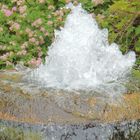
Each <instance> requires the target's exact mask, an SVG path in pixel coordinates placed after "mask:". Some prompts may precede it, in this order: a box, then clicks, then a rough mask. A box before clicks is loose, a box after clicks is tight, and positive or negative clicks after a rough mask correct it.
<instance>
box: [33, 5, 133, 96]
mask: <svg viewBox="0 0 140 140" xmlns="http://www.w3.org/2000/svg"><path fill="white" fill-rule="evenodd" d="M134 63H135V53H134V52H132V51H131V52H129V53H128V54H126V55H123V54H122V53H121V51H120V50H119V47H118V45H117V44H115V43H113V44H111V45H110V44H109V43H108V30H107V29H100V28H99V27H98V25H97V22H96V21H95V19H93V18H92V16H91V15H90V14H88V13H87V12H86V11H85V10H84V9H82V7H81V5H78V6H76V7H72V11H71V13H70V14H69V15H68V17H67V20H66V23H65V26H64V28H62V29H61V30H60V31H56V32H55V41H54V42H53V43H52V45H51V46H50V47H49V51H48V56H47V57H46V63H45V65H43V64H41V65H40V67H39V68H37V69H35V70H34V71H33V72H32V74H31V79H32V80H34V81H37V82H38V83H39V84H40V85H42V86H45V87H47V88H53V89H64V90H76V91H77V90H83V91H96V92H100V93H104V94H109V95H111V96H114V95H115V94H119V93H123V92H125V90H126V89H125V86H123V85H122V83H125V82H126V80H127V79H128V75H129V74H130V71H131V68H132V66H133V64H134Z"/></svg>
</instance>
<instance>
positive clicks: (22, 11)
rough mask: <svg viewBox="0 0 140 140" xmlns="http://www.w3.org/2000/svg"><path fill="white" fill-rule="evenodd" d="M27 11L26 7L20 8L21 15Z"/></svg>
mask: <svg viewBox="0 0 140 140" xmlns="http://www.w3.org/2000/svg"><path fill="white" fill-rule="evenodd" d="M26 9H27V7H26V5H24V6H20V7H19V12H20V14H23V13H24V12H25V11H26Z"/></svg>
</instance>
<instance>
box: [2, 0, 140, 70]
mask: <svg viewBox="0 0 140 140" xmlns="http://www.w3.org/2000/svg"><path fill="white" fill-rule="evenodd" d="M69 2H73V3H74V4H78V2H80V3H82V5H83V7H84V8H85V9H86V10H87V11H88V12H90V13H92V14H93V17H95V18H96V19H97V21H98V23H99V24H100V26H101V27H102V28H108V29H109V40H110V42H114V41H115V42H117V43H118V44H120V45H121V48H120V49H121V50H122V52H123V53H126V52H128V51H129V50H134V51H135V52H136V54H137V62H136V63H137V66H140V2H139V0H36V1H32V0H3V1H2V2H0V17H1V18H0V69H2V68H8V67H12V66H13V65H14V64H17V63H19V62H20V63H23V64H24V65H27V66H38V65H39V64H40V63H41V62H42V61H43V60H44V58H45V56H46V54H47V49H48V46H49V45H50V44H51V42H52V41H53V38H54V29H58V28H59V27H60V26H63V24H64V21H65V18H66V16H67V14H68V13H69V10H68V9H66V8H64V6H65V4H66V3H69Z"/></svg>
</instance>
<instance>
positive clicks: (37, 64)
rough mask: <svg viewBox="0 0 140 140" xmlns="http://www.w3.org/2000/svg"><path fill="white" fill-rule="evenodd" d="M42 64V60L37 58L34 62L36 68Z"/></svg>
mask: <svg viewBox="0 0 140 140" xmlns="http://www.w3.org/2000/svg"><path fill="white" fill-rule="evenodd" d="M41 62H42V59H41V58H38V59H37V61H36V66H39V65H40V64H41Z"/></svg>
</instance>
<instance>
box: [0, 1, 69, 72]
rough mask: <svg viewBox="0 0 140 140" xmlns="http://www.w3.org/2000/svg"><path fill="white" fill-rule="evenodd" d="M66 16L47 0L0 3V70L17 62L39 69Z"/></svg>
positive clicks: (63, 9) (65, 10)
mask: <svg viewBox="0 0 140 140" xmlns="http://www.w3.org/2000/svg"><path fill="white" fill-rule="evenodd" d="M67 13H68V10H67V9H65V8H61V9H60V8H59V7H58V8H56V7H55V5H53V1H52V2H51V1H48V0H36V2H33V1H31V0H4V1H3V2H0V17H1V18H0V69H1V68H5V67H12V66H13V64H17V63H19V62H20V63H23V64H24V65H27V66H38V65H39V64H40V63H41V62H42V59H43V58H44V57H45V56H46V51H47V48H48V46H49V45H50V44H51V42H52V40H53V34H54V33H53V32H54V29H56V28H59V27H60V26H62V25H63V21H64V19H65V17H66V15H67Z"/></svg>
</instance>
